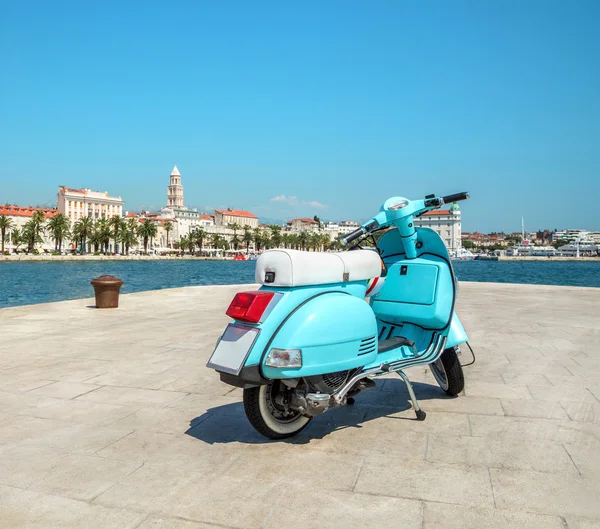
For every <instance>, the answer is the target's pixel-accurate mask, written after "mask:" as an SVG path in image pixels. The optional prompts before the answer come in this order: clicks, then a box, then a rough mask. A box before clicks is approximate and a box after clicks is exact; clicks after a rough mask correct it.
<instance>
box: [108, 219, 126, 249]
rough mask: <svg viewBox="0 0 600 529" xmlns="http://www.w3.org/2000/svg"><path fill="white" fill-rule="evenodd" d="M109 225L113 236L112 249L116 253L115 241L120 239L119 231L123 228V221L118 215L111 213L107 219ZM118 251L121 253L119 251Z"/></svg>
mask: <svg viewBox="0 0 600 529" xmlns="http://www.w3.org/2000/svg"><path fill="white" fill-rule="evenodd" d="M108 223H109V226H110V227H111V228H112V238H113V251H114V252H115V253H117V242H119V241H120V239H121V233H122V232H123V230H124V229H125V221H124V220H123V219H122V218H121V217H119V215H113V216H112V217H111V218H110V220H109V221H108ZM119 253H121V252H120V251H119Z"/></svg>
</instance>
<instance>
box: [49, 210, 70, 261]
mask: <svg viewBox="0 0 600 529" xmlns="http://www.w3.org/2000/svg"><path fill="white" fill-rule="evenodd" d="M70 227H71V221H70V220H69V217H67V216H66V215H64V214H63V213H59V214H57V215H55V216H54V217H52V218H51V219H50V220H49V221H48V230H49V231H50V233H51V234H52V238H53V239H54V249H55V250H57V251H58V252H60V251H61V250H62V243H63V240H64V239H66V238H67V237H69V236H70V233H69V228H70Z"/></svg>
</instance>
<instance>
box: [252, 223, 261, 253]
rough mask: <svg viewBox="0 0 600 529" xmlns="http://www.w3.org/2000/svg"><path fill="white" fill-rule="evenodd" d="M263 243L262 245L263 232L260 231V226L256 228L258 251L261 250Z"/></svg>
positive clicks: (255, 247)
mask: <svg viewBox="0 0 600 529" xmlns="http://www.w3.org/2000/svg"><path fill="white" fill-rule="evenodd" d="M261 245H262V232H261V231H260V228H254V250H255V251H256V252H259V251H260V247H261Z"/></svg>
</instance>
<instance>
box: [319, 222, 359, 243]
mask: <svg viewBox="0 0 600 529" xmlns="http://www.w3.org/2000/svg"><path fill="white" fill-rule="evenodd" d="M359 226H360V224H359V223H358V222H356V221H354V220H343V221H342V222H333V221H329V222H327V223H325V224H323V229H324V230H325V233H327V234H328V235H329V238H330V239H331V240H332V241H334V240H335V239H337V238H338V237H339V236H340V235H346V234H347V233H351V232H353V231H354V230H356V229H357V228H358V227H359Z"/></svg>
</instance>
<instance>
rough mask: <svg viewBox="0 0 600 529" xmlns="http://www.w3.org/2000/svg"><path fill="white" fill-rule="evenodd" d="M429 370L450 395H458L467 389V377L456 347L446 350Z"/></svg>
mask: <svg viewBox="0 0 600 529" xmlns="http://www.w3.org/2000/svg"><path fill="white" fill-rule="evenodd" d="M429 368H430V369H431V372H432V373H433V376H434V378H435V379H436V380H437V383H438V384H439V385H440V388H442V389H443V390H444V391H445V392H446V393H447V394H448V395H452V396H455V395H458V394H459V393H460V392H461V391H462V390H463V389H465V376H464V374H463V370H462V367H461V365H460V360H459V359H458V355H457V354H456V350H455V349H454V347H450V348H448V349H446V350H445V351H444V352H443V353H442V354H441V356H440V357H439V358H438V359H437V360H436V361H435V362H434V363H433V364H429Z"/></svg>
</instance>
